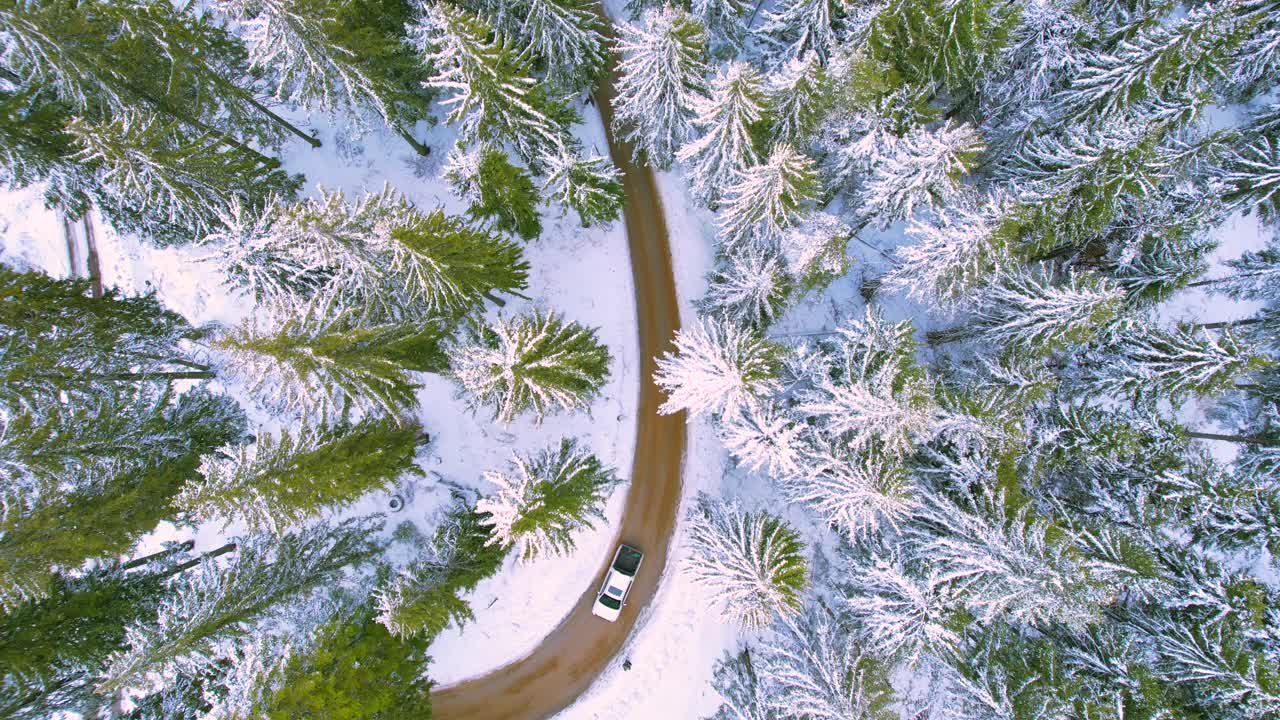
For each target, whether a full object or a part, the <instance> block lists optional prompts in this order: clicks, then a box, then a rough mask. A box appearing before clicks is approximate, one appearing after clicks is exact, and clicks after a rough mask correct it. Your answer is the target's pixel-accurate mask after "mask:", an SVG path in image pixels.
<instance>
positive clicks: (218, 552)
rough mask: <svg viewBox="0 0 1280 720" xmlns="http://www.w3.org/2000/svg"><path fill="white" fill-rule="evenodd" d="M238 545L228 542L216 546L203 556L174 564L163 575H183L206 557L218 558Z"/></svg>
mask: <svg viewBox="0 0 1280 720" xmlns="http://www.w3.org/2000/svg"><path fill="white" fill-rule="evenodd" d="M237 547H238V546H237V545H236V544H235V543H227V544H226V545H223V546H222V547H219V548H214V549H213V550H210V551H209V552H207V553H205V554H203V555H201V556H200V557H198V558H192V559H190V560H188V561H186V562H184V563H182V564H181V565H174V566H173V567H172V568H171V569H170V570H169V572H167V573H165V574H164V575H163V577H167V578H169V577H173V576H174V575H181V574H182V573H184V572H186V571H188V570H190V569H191V568H193V567H195V566H197V565H199V564H200V563H201V561H203V560H206V559H212V558H216V557H219V556H222V555H226V554H227V553H229V552H231V551H232V550H235V549H236V548H237Z"/></svg>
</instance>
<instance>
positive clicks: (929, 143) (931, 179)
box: [859, 123, 984, 227]
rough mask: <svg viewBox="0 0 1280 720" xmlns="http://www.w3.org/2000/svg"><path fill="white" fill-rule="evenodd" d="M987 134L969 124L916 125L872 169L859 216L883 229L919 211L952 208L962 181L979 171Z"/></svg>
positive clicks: (863, 191)
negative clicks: (979, 159)
mask: <svg viewBox="0 0 1280 720" xmlns="http://www.w3.org/2000/svg"><path fill="white" fill-rule="evenodd" d="M983 147H984V145H983V141H982V136H981V135H979V134H978V131H977V130H975V129H974V128H972V127H971V126H969V125H957V124H954V123H947V124H946V125H943V126H942V127H940V128H938V129H937V130H933V131H931V130H927V129H925V128H923V127H919V126H917V127H913V128H912V129H910V130H908V131H907V133H906V135H904V136H903V137H902V138H900V139H898V140H897V141H896V142H894V143H893V146H892V148H891V149H890V150H889V151H888V152H885V153H883V154H882V155H881V157H880V160H879V162H877V163H875V165H874V166H873V167H872V171H871V174H870V175H869V176H868V177H867V178H866V181H865V183H864V184H863V187H862V189H861V193H860V196H861V209H860V210H859V214H860V215H861V217H862V218H863V219H864V220H865V221H867V222H872V223H875V224H877V225H879V226H880V227H888V226H889V225H892V224H893V223H895V222H899V221H901V220H905V219H906V218H908V217H910V216H911V214H912V212H914V211H915V209H916V208H917V207H930V208H938V207H945V206H947V205H949V204H951V202H952V200H953V199H954V197H955V196H956V195H957V194H958V193H959V192H960V178H961V177H962V176H963V175H965V174H967V173H969V172H970V171H972V170H973V168H974V167H975V163H976V161H977V158H978V155H979V154H980V153H981V152H982V150H983Z"/></svg>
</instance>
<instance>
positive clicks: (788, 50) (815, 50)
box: [754, 0, 843, 62]
mask: <svg viewBox="0 0 1280 720" xmlns="http://www.w3.org/2000/svg"><path fill="white" fill-rule="evenodd" d="M842 15H843V12H842V9H841V7H840V5H839V3H836V2H833V1H832V0H784V2H781V3H778V5H777V7H776V8H774V9H772V10H766V11H765V15H764V19H763V21H762V22H761V23H760V27H759V28H757V29H756V30H754V32H755V34H756V35H757V36H759V37H760V38H761V39H762V40H763V43H764V44H765V46H766V47H767V48H768V49H769V52H770V54H771V55H772V56H773V57H775V58H776V59H777V60H778V61H780V62H787V61H789V60H793V59H796V58H800V57H804V56H805V55H808V54H812V55H813V56H814V57H815V58H817V59H818V60H819V61H820V62H825V61H826V60H827V58H828V57H829V56H830V55H831V51H832V50H833V49H834V48H835V46H836V42H837V32H836V25H837V24H838V23H839V21H840V18H841V16H842Z"/></svg>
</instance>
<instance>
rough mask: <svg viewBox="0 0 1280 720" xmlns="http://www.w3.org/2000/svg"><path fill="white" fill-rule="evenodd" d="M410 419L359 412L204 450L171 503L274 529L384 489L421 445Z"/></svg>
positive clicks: (202, 516) (205, 518) (194, 513)
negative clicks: (196, 478) (351, 418)
mask: <svg viewBox="0 0 1280 720" xmlns="http://www.w3.org/2000/svg"><path fill="white" fill-rule="evenodd" d="M422 441H423V434H422V428H421V426H419V425H418V424H417V423H416V422H403V421H401V420H399V419H392V418H366V419H364V420H361V421H360V422H359V423H357V424H355V425H335V426H327V427H317V426H313V425H308V424H303V426H302V427H301V428H299V429H298V430H296V431H291V430H288V429H282V430H281V431H280V433H279V434H278V435H272V434H270V433H267V432H261V431H260V432H259V433H258V435H257V440H256V441H255V442H254V443H252V444H246V445H241V446H239V447H237V448H234V449H228V450H229V452H228V451H222V452H219V453H216V454H213V455H206V456H205V457H204V459H203V462H202V463H201V465H200V473H201V474H202V475H203V476H204V482H202V483H189V484H187V486H186V487H184V488H183V490H182V492H180V493H179V494H178V495H177V497H176V498H174V505H175V506H176V507H178V508H179V509H180V510H181V511H182V512H184V513H185V514H187V515H188V516H189V517H190V518H191V519H193V520H194V521H196V522H201V523H203V522H210V521H222V522H223V523H224V524H225V525H232V524H235V525H236V526H238V527H239V526H243V527H245V528H247V529H248V531H249V532H255V533H256V532H264V531H269V532H273V533H275V534H277V535H281V534H283V533H284V532H286V531H287V530H289V529H290V528H292V527H295V526H297V525H299V524H301V523H303V522H305V521H307V520H310V519H312V518H315V517H317V516H319V515H321V514H325V513H330V512H333V511H335V510H340V509H342V508H345V507H347V506H349V505H351V504H352V503H354V502H355V501H356V500H359V499H360V498H361V497H364V496H365V495H366V494H368V493H371V492H375V491H379V490H386V489H387V488H390V487H392V486H393V485H394V484H395V483H396V481H398V480H399V479H400V478H401V477H402V476H404V475H407V474H415V475H421V474H422V471H421V469H420V468H419V467H418V466H417V464H416V463H415V462H414V456H415V454H416V453H417V451H418V447H419V446H420V445H421V444H422Z"/></svg>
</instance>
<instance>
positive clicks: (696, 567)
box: [684, 493, 809, 629]
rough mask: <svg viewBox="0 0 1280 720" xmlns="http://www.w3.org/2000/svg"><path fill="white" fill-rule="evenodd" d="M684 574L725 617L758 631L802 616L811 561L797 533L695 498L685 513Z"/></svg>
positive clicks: (764, 517)
mask: <svg viewBox="0 0 1280 720" xmlns="http://www.w3.org/2000/svg"><path fill="white" fill-rule="evenodd" d="M689 548H690V550H689V558H688V560H687V561H686V563H685V566H684V572H685V573H686V574H688V575H689V577H690V578H692V579H693V581H694V582H696V583H698V584H699V585H702V586H703V587H705V588H707V589H708V590H709V591H710V592H711V593H713V595H714V597H715V598H716V600H717V602H719V603H720V604H722V605H723V607H724V612H725V614H726V615H727V616H728V618H729V619H730V620H732V621H734V622H736V623H738V624H740V625H742V626H743V627H745V628H748V629H760V628H763V627H765V626H767V625H769V623H771V622H772V621H773V618H774V616H775V615H778V616H781V617H787V616H790V615H794V614H796V613H797V612H799V611H800V609H801V607H802V605H803V603H802V600H801V595H802V594H803V593H804V589H805V586H806V585H807V584H808V581H809V561H808V559H807V558H805V546H804V542H803V541H801V539H800V536H799V534H797V533H796V532H795V530H793V529H792V528H791V526H790V525H788V524H787V523H786V522H785V521H783V520H782V519H781V518H778V517H777V516H775V515H772V514H770V513H768V512H764V511H756V512H748V511H746V510H743V509H742V508H741V507H739V506H738V505H736V504H733V503H731V502H724V501H720V500H715V499H712V498H711V497H710V496H708V495H706V494H705V493H703V494H699V496H698V502H697V505H695V506H694V508H693V510H692V511H691V512H690V513H689Z"/></svg>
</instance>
